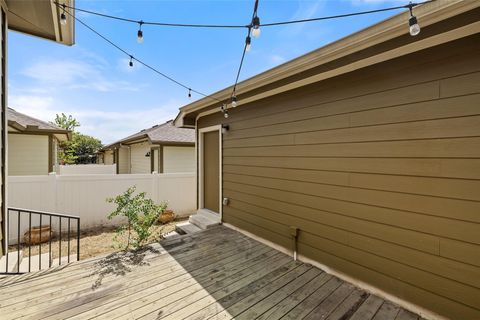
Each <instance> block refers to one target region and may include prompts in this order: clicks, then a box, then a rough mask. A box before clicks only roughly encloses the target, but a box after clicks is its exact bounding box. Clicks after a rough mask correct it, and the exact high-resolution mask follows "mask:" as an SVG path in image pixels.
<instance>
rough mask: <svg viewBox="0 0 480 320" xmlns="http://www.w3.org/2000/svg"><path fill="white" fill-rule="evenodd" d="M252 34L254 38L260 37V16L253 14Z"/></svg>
mask: <svg viewBox="0 0 480 320" xmlns="http://www.w3.org/2000/svg"><path fill="white" fill-rule="evenodd" d="M252 28H253V30H252V36H253V37H254V38H258V37H260V18H259V17H257V16H255V17H254V18H253V20H252Z"/></svg>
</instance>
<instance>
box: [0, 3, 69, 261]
mask: <svg viewBox="0 0 480 320" xmlns="http://www.w3.org/2000/svg"><path fill="white" fill-rule="evenodd" d="M64 2H65V4H66V5H73V4H74V1H73V0H65V1H64ZM61 14H62V12H61V10H60V9H59V8H58V7H57V5H56V4H55V3H54V2H53V1H35V0H24V1H15V0H7V1H5V0H0V23H1V28H0V39H1V41H0V45H1V47H0V56H1V60H0V73H1V75H2V77H1V79H0V81H1V83H0V90H1V97H0V105H1V108H0V119H2V122H1V124H0V128H1V134H0V153H1V155H0V177H1V178H0V187H1V188H0V190H1V194H0V241H1V245H0V256H2V255H3V252H5V245H6V243H5V242H6V241H4V240H5V239H4V237H3V234H4V232H5V224H4V221H5V214H6V211H7V207H8V204H7V203H6V192H7V191H8V186H7V185H6V176H7V174H8V172H9V170H8V167H9V166H8V152H7V146H8V129H7V128H8V121H7V101H8V94H7V88H8V75H7V52H8V36H7V30H14V31H18V32H23V33H26V34H29V35H32V36H36V37H40V38H44V39H47V40H51V41H55V42H58V43H62V44H65V45H72V44H73V43H74V23H73V21H72V19H67V21H66V23H60V17H61ZM17 130H18V129H17Z"/></svg>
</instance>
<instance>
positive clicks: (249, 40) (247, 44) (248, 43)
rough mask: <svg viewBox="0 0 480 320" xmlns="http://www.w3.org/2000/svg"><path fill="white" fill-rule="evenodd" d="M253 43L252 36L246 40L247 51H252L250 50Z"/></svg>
mask: <svg viewBox="0 0 480 320" xmlns="http://www.w3.org/2000/svg"><path fill="white" fill-rule="evenodd" d="M251 43H252V38H250V36H247V38H246V39H245V45H246V46H245V51H247V52H248V51H250V48H251Z"/></svg>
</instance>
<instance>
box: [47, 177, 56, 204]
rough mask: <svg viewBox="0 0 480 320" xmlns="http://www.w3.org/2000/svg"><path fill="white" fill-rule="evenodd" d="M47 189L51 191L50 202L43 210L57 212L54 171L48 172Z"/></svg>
mask: <svg viewBox="0 0 480 320" xmlns="http://www.w3.org/2000/svg"><path fill="white" fill-rule="evenodd" d="M47 190H48V192H50V193H51V196H50V203H49V204H48V208H45V211H50V212H57V174H56V173H55V172H50V173H49V174H48V186H47Z"/></svg>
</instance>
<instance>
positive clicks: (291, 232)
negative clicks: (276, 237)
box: [290, 226, 298, 261]
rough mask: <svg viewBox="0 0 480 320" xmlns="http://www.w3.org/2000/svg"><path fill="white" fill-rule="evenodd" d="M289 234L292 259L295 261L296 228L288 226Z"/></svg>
mask: <svg viewBox="0 0 480 320" xmlns="http://www.w3.org/2000/svg"><path fill="white" fill-rule="evenodd" d="M290 235H291V236H292V251H293V261H297V237H298V228H297V227H293V226H292V227H290Z"/></svg>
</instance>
